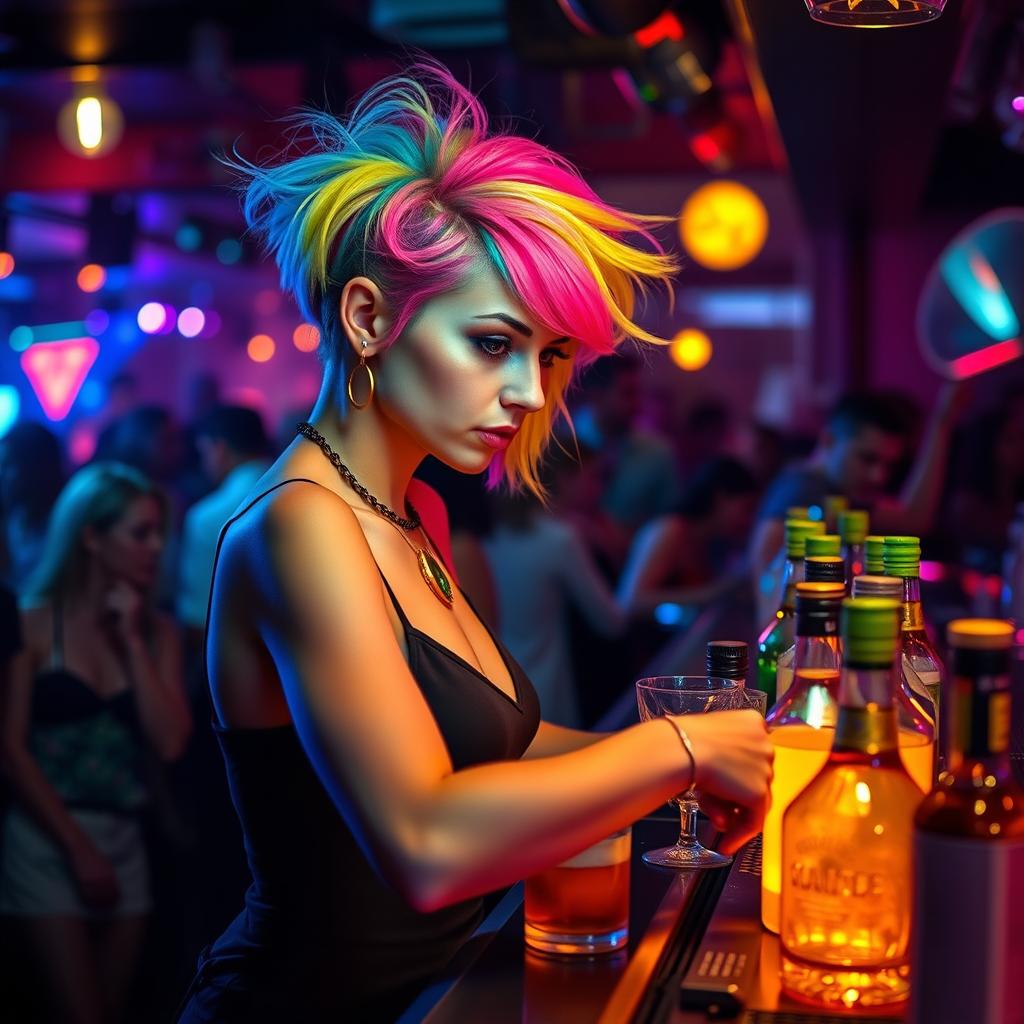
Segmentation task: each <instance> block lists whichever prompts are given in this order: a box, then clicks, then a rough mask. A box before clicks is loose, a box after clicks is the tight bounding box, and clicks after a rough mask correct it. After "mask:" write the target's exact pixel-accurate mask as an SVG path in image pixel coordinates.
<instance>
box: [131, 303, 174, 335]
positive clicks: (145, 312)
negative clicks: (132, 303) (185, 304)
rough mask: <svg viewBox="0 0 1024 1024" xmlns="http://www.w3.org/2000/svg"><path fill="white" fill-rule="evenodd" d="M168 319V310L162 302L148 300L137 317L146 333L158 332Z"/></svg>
mask: <svg viewBox="0 0 1024 1024" xmlns="http://www.w3.org/2000/svg"><path fill="white" fill-rule="evenodd" d="M166 319H167V311H166V309H165V308H164V305H163V303H162V302H147V303H146V304H145V305H144V306H143V307H142V308H141V309H140V310H139V315H138V317H137V320H138V323H139V329H140V330H143V331H145V332H146V334H156V333H157V332H158V331H159V330H160V329H161V328H162V327H163V326H164V322H165V321H166Z"/></svg>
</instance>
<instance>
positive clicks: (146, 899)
mask: <svg viewBox="0 0 1024 1024" xmlns="http://www.w3.org/2000/svg"><path fill="white" fill-rule="evenodd" d="M69 813H70V814H71V817H72V818H74V819H75V821H76V822H77V823H78V825H79V827H80V828H81V829H82V831H83V832H85V834H86V835H87V836H89V838H90V839H91V840H92V841H93V843H94V844H95V845H96V848H97V849H98V850H99V852H100V853H101V854H103V856H104V857H106V858H107V859H108V860H109V861H110V862H111V864H113V866H114V872H115V874H116V875H117V884H118V887H119V889H120V896H119V898H118V900H117V902H116V903H114V904H113V905H112V906H110V907H105V908H103V909H97V908H94V907H89V906H87V905H86V904H85V903H83V902H82V898H81V896H80V895H79V893H78V886H77V885H76V884H75V879H74V876H73V875H72V873H71V866H70V864H69V863H68V859H67V857H66V856H65V855H64V853H63V851H62V850H61V848H60V847H59V846H58V845H57V844H56V843H55V842H54V841H53V839H51V838H50V835H49V833H47V832H45V831H44V830H43V829H42V828H41V827H40V826H39V825H37V824H36V823H35V821H34V820H33V819H32V818H31V817H29V815H28V814H26V813H25V812H24V811H23V810H21V809H20V808H18V807H12V808H11V809H10V810H9V811H8V813H7V816H6V818H5V819H4V823H3V833H2V838H0V914H14V915H20V916H25V915H29V916H37V915H43V914H46V915H50V914H60V915H71V916H74V917H86V918H89V919H90V920H98V921H101V920H105V919H107V918H110V917H127V916H129V915H134V914H146V913H148V912H149V911H150V910H151V909H152V906H153V900H152V896H151V893H150V887H149V864H148V862H147V860H146V848H145V845H144V844H143V840H142V829H141V828H140V826H139V822H138V820H137V819H136V818H135V817H134V816H132V815H126V814H113V813H110V812H107V811H92V810H80V809H77V808H72V809H69Z"/></svg>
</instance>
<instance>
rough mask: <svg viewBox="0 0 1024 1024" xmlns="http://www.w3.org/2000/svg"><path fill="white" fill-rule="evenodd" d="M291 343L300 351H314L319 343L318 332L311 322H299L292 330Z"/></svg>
mask: <svg viewBox="0 0 1024 1024" xmlns="http://www.w3.org/2000/svg"><path fill="white" fill-rule="evenodd" d="M292 343H293V344H294V345H295V347H296V348H297V349H298V350H299V351H300V352H315V351H316V347H317V345H319V344H320V332H319V331H318V330H317V329H316V327H315V326H314V325H313V324H299V326H298V327H296V328H295V330H294V331H292Z"/></svg>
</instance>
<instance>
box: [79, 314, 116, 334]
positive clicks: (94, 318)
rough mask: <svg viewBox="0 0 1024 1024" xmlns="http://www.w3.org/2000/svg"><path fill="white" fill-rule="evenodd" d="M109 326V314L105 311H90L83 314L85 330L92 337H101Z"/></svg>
mask: <svg viewBox="0 0 1024 1024" xmlns="http://www.w3.org/2000/svg"><path fill="white" fill-rule="evenodd" d="M109 326H110V314H109V313H108V312H107V311H106V310H105V309H90V310H89V312H88V313H86V314H85V329H86V330H87V331H88V332H89V333H90V334H91V335H92V336H93V337H94V338H96V337H98V336H99V335H101V334H102V333H103V332H104V331H105V330H106V329H107V328H108V327H109Z"/></svg>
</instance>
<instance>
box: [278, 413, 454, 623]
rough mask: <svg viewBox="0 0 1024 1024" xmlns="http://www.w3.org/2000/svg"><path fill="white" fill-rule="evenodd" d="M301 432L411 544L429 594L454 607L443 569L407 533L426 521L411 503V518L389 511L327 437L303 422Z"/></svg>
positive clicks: (364, 499)
mask: <svg viewBox="0 0 1024 1024" xmlns="http://www.w3.org/2000/svg"><path fill="white" fill-rule="evenodd" d="M296 429H297V430H298V432H299V433H300V434H301V435H302V436H303V437H305V438H307V439H308V440H310V441H312V442H313V443H314V444H315V445H317V447H319V449H320V450H321V451H322V452H323V453H324V455H326V456H327V459H328V461H329V462H330V463H331V465H332V466H334V468H335V469H336V470H337V471H338V473H339V474H340V475H341V478H342V479H343V480H344V481H345V483H347V484H348V485H349V487H351V488H352V490H353V491H355V492H356V494H358V495H359V497H360V498H362V499H363V501H365V502H366V504H367V505H369V506H370V508H372V509H373V511H374V512H376V513H377V514H378V515H380V516H381V517H382V518H384V519H386V520H387V521H388V522H389V523H391V525H392V526H394V528H395V529H396V530H398V532H399V534H401V536H402V539H403V540H404V541H405V542H406V544H408V545H409V547H410V548H411V549H412V550H413V552H414V553H415V555H416V563H417V565H419V568H420V575H421V576H422V577H423V582H424V583H426V585H427V588H428V589H429V590H430V592H431V593H432V594H433V595H434V597H436V598H437V599H438V601H440V602H441V604H443V605H444V606H445V607H446V608H451V606H452V602H453V593H452V585H451V582H450V581H449V579H448V577H447V575H446V574H445V571H444V569H442V568H441V565H440V563H439V562H438V561H437V559H436V558H435V557H434V556H433V554H432V553H431V552H430V551H429V550H428V549H427V548H426V547H417V546H416V545H415V544H413V542H412V541H411V540H410V539H409V537H408V535H407V534H408V532H409V531H412V530H419V529H421V528H422V526H423V522H422V521H421V519H420V517H419V513H418V512H417V511H416V509H415V508H414V507H413V504H412V502H411V501H408V500H407V501H406V503H405V504H406V507H407V509H408V511H409V513H410V516H409V518H408V519H405V518H404V517H402V516H400V515H399V514H398V513H397V512H396V511H395V510H394V509H392V508H388V506H387V505H385V504H384V502H382V501H381V500H380V499H379V498H375V497H374V496H373V495H372V494H371V493H370V492H369V491H368V490H367V489H366V488H365V487H364V486H363V485H362V484H361V483H360V482H359V481H358V480H357V479H356V478H355V474H353V472H352V470H351V469H349V468H348V466H346V465H345V463H344V462H342V461H341V457H340V456H339V455H338V453H337V452H336V451H335V450H334V449H333V448H332V447H331V446H330V445H329V444H328V443H327V438H326V437H324V435H323V434H321V433H320V431H319V430H317V429H316V427H314V426H313V425H312V424H311V423H300V424H299V425H298V427H297V428H296Z"/></svg>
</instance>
